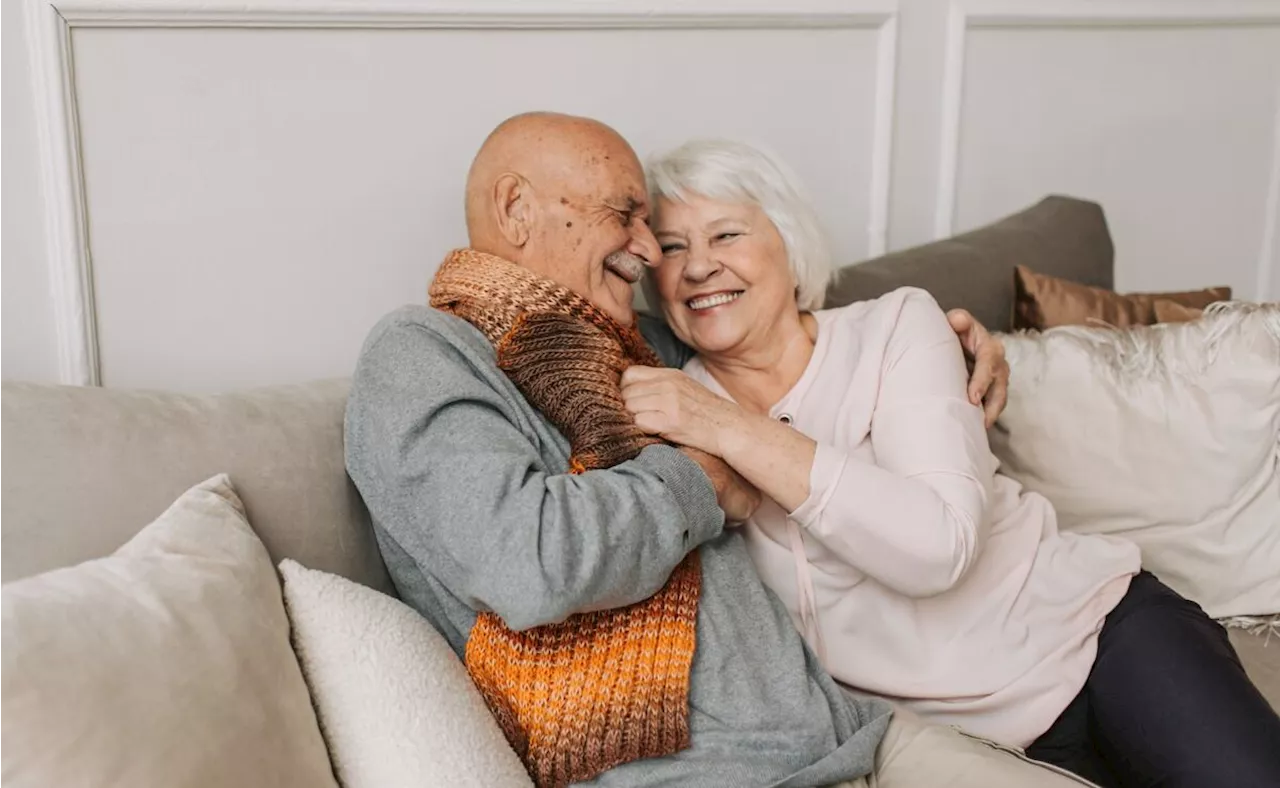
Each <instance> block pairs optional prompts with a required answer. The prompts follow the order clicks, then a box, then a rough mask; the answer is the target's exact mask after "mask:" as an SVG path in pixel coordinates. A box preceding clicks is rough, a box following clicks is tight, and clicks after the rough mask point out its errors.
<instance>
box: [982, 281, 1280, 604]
mask: <svg viewBox="0 0 1280 788" xmlns="http://www.w3.org/2000/svg"><path fill="white" fill-rule="evenodd" d="M1004 342H1005V347H1006V349H1007V351H1008V355H1009V363H1010V365H1011V366H1012V368H1013V378H1012V384H1011V388H1010V392H1009V405H1008V407H1007V408H1006V409H1005V412H1004V413H1003V414H1002V415H1001V417H1000V421H999V423H998V424H997V426H996V427H995V428H994V429H993V430H992V431H991V433H990V437H991V446H992V449H993V450H994V451H995V453H996V455H997V456H998V457H999V458H1000V460H1001V462H1002V464H1003V471H1004V473H1006V474H1008V475H1009V476H1012V477H1013V478H1015V479H1017V480H1018V481H1020V482H1022V483H1023V484H1024V485H1025V486H1026V487H1027V488H1028V489H1031V490H1035V491H1036V492H1039V493H1041V494H1043V495H1044V496H1045V497H1046V498H1048V499H1049V500H1050V501H1052V502H1053V504H1054V506H1055V508H1056V509H1057V511H1058V520H1059V523H1060V524H1061V527H1062V529H1063V530H1065V531H1074V532H1077V533H1104V534H1115V535H1119V536H1124V537H1127V538H1129V539H1132V540H1133V541H1134V542H1136V543H1137V544H1138V546H1139V547H1140V548H1141V549H1142V558H1143V566H1144V567H1145V568H1147V569H1149V570H1151V571H1152V572H1154V573H1155V574H1156V575H1158V576H1159V577H1160V579H1161V580H1163V581H1164V582H1165V583H1167V584H1168V585H1170V586H1172V587H1173V588H1174V589H1176V590H1177V591H1178V592H1180V593H1181V594H1183V595H1184V596H1187V597H1189V598H1191V599H1193V600H1195V601H1197V602H1199V603H1200V604H1201V605H1202V606H1203V607H1204V608H1205V610H1206V611H1207V612H1208V613H1209V615H1211V616H1214V617H1216V618H1223V617H1228V616H1236V615H1250V614H1267V613H1276V612H1280V471H1278V470H1277V456H1278V454H1280V304H1261V305H1258V304H1241V303H1234V304H1220V305H1215V306H1211V307H1209V309H1208V310H1206V313H1205V317H1204V318H1203V319H1201V320H1198V321H1195V322H1191V323H1180V324H1171V325H1159V326H1151V327H1137V328H1129V329H1124V330H1115V329H1107V328H1074V327H1073V328H1058V329H1052V330H1049V331H1046V332H1044V333H1043V334H1038V335H1037V334H1018V335H1010V336H1006V337H1004Z"/></svg>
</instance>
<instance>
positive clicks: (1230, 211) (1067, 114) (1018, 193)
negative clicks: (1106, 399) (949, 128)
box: [955, 23, 1280, 298]
mask: <svg viewBox="0 0 1280 788" xmlns="http://www.w3.org/2000/svg"><path fill="white" fill-rule="evenodd" d="M964 52H965V62H964V73H963V94H962V95H963V99H962V103H961V109H960V114H959V129H958V132H959V142H958V156H957V158H956V162H955V166H956V173H955V183H956V202H955V229H956V230H963V229H967V228H970V227H973V226H976V225H979V224H982V223H983V222H986V221H989V220H990V219H991V218H992V217H995V216H999V215H1002V214H1004V213H1007V212H1010V211H1013V210H1017V209H1018V208H1019V207H1021V206H1024V205H1026V204H1028V203H1030V202H1032V201H1034V200H1036V199H1038V198H1039V197H1040V196H1042V195H1044V194H1046V193H1050V192H1057V193H1062V194H1071V195H1075V196H1080V197H1087V198H1089V199H1092V200H1096V201H1098V202H1100V203H1101V204H1102V205H1103V206H1104V207H1105V209H1106V212H1107V217H1108V220H1109V222H1110V225H1111V231H1112V235H1113V238H1114V240H1115V245H1116V280H1117V281H1116V284H1117V287H1118V288H1120V289H1130V290H1153V289H1165V288H1167V289H1184V288H1188V289H1189V288H1199V287H1203V286H1207V285H1218V284H1228V285H1231V286H1232V288H1233V289H1234V290H1235V293H1236V294H1237V296H1238V297H1241V298H1256V297H1259V296H1260V295H1262V294H1261V293H1260V292H1259V286H1260V285H1259V269H1260V266H1264V265H1274V261H1273V260H1270V259H1267V258H1264V257H1263V255H1264V239H1265V237H1266V233H1267V227H1268V223H1269V222H1274V221H1275V218H1274V216H1271V217H1269V216H1268V211H1267V194H1268V188H1269V184H1270V182H1271V180H1272V178H1273V177H1274V176H1273V170H1272V159H1273V157H1274V156H1275V155H1276V149H1275V145H1276V133H1277V130H1276V123H1277V114H1276V113H1277V110H1278V109H1280V106H1278V102H1280V92H1278V91H1277V86H1278V85H1280V26H1273V25H1253V26H1234V25H1232V26H1228V25H1221V26H1219V25H1194V26H1161V25H1159V24H1158V23H1153V24H1151V25H1150V26H1146V25H1144V26H1138V27H1120V28H1116V27H1090V26H1085V27H1059V28H1030V29H1027V28H1017V27H1010V28H1003V27H1002V28H994V29H970V30H968V31H967V34H966V42H965V50H964Z"/></svg>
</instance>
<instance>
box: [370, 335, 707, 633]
mask: <svg viewBox="0 0 1280 788" xmlns="http://www.w3.org/2000/svg"><path fill="white" fill-rule="evenodd" d="M495 372H496V370H495ZM497 374H500V373H497ZM526 421H527V416H526V415H525V413H524V412H523V411H522V410H521V409H520V408H519V407H516V406H515V405H513V403H511V402H510V401H508V400H507V399H506V398H505V397H504V396H503V395H502V394H500V393H499V392H498V391H497V390H496V389H495V388H494V387H493V385H491V382H490V381H488V380H486V379H485V373H484V372H483V371H482V370H480V369H478V368H477V366H476V365H475V364H474V363H473V362H472V361H471V360H469V359H468V358H467V357H466V356H464V354H463V353H462V352H461V351H459V349H458V348H456V347H454V346H453V345H452V344H451V343H450V342H449V341H448V340H447V339H445V338H444V337H443V336H442V335H441V334H439V333H437V332H436V331H434V330H432V329H431V328H428V327H425V326H421V325H398V326H392V327H391V328H389V329H388V330H387V331H386V332H384V333H383V334H382V335H381V336H379V337H378V338H377V339H375V340H374V341H373V342H372V343H371V344H370V345H369V346H368V347H367V348H366V349H365V352H364V353H363V354H362V356H361V360H360V364H359V366H358V369H357V372H356V376H355V379H354V381H353V384H352V392H351V397H350V401H349V403H348V411H347V425H346V433H347V467H348V472H349V473H350V474H351V477H352V479H353V480H354V481H355V483H356V486H357V487H358V488H359V489H360V492H361V494H362V496H363V497H364V500H365V502H366V504H367V505H368V506H369V509H370V511H371V512H372V513H373V516H374V517H375V518H376V519H377V521H378V522H379V524H380V525H381V526H382V527H383V528H385V529H387V530H388V531H389V532H390V533H391V535H392V536H393V537H394V538H395V539H396V541H397V542H398V543H399V544H400V546H401V547H402V548H403V549H404V550H405V551H406V552H407V553H408V554H409V555H411V556H412V557H413V559H414V560H415V562H416V563H417V564H418V566H419V567H420V568H421V569H422V570H423V571H424V572H427V573H429V574H430V575H432V576H434V577H435V578H437V579H438V580H439V581H441V582H442V583H444V585H445V586H447V587H448V588H449V589H450V591H452V592H453V593H454V594H455V595H457V596H458V597H459V598H460V599H462V600H463V601H464V602H465V603H466V604H468V605H470V606H472V607H473V608H475V609H478V610H489V611H493V612H494V613H497V614H498V615H499V616H500V617H501V618H502V619H503V620H504V621H505V622H506V623H507V625H508V626H510V627H512V628H513V629H527V628H530V627H534V626H538V625H541V624H547V623H552V622H556V621H562V620H564V619H565V618H566V617H568V616H569V615H571V614H573V613H579V612H585V611H589V610H599V609H607V608H614V607H621V606H624V605H628V604H632V603H634V602H638V601H640V600H642V599H645V598H647V597H649V596H652V595H653V594H654V593H655V592H656V591H658V589H660V588H661V587H662V585H663V584H664V583H665V582H666V580H667V578H668V576H669V575H670V573H671V570H672V569H674V568H675V566H676V564H678V563H679V562H680V561H681V559H683V558H684V556H685V555H686V554H687V553H688V552H690V551H691V550H693V549H694V548H696V547H697V546H698V545H699V544H701V543H702V542H705V541H707V540H708V539H711V538H713V537H715V536H716V535H718V534H719V533H720V531H721V528H722V527H723V522H724V515H723V513H722V512H721V510H720V508H719V507H718V506H717V505H716V497H715V492H714V490H713V488H712V485H711V484H710V483H709V481H708V479H707V476H706V475H705V474H704V473H703V471H702V470H701V469H700V468H699V466H698V464H697V463H695V462H694V461H693V460H691V459H690V458H689V457H687V456H685V455H684V454H682V453H681V452H680V451H678V450H676V449H674V448H671V447H669V446H651V447H649V448H646V449H645V450H644V451H643V452H641V454H640V455H639V456H638V457H637V458H635V459H634V460H631V461H629V462H625V463H621V464H620V465H617V466H615V467H613V468H611V469H608V470H598V471H590V472H588V473H585V474H581V475H576V476H574V475H569V474H567V473H561V472H559V470H560V469H554V470H552V469H548V468H546V467H545V466H544V463H543V461H542V458H541V455H540V453H539V451H538V447H537V446H536V445H535V444H534V443H533V439H531V438H530V434H531V430H530V428H529V426H528V425H527V424H526V425H525V426H526V429H525V430H522V429H521V427H520V426H518V425H520V424H521V423H522V422H526Z"/></svg>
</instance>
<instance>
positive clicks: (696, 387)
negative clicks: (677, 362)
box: [622, 366, 745, 457]
mask: <svg viewBox="0 0 1280 788" xmlns="http://www.w3.org/2000/svg"><path fill="white" fill-rule="evenodd" d="M622 401H623V403H624V404H625V405H626V407H627V410H628V411H630V412H631V415H632V416H633V417H634V418H635V421H636V426H637V427H639V428H640V429H641V430H643V431H645V432H647V433H649V434H650V435H660V436H662V437H663V438H666V439H667V440H669V441H671V442H672V443H678V444H680V445H681V446H691V447H693V448H695V449H701V450H702V451H705V452H706V453H708V454H713V455H715V456H717V457H723V456H724V452H723V447H722V446H721V438H722V436H723V435H725V434H726V431H728V430H734V429H741V428H742V424H743V420H744V419H743V417H744V415H745V414H744V413H743V411H742V409H741V408H739V407H738V406H737V405H735V404H734V403H732V402H730V401H729V400H727V399H725V398H724V397H721V396H718V395H717V394H715V393H713V392H711V391H710V390H709V389H707V387H706V386H703V385H702V384H701V383H699V382H697V381H696V380H694V379H693V378H690V377H689V376H688V375H686V374H684V373H683V372H681V371H680V370H678V369H665V368H658V367H643V366H633V367H628V368H627V370H626V371H625V372H623V373H622Z"/></svg>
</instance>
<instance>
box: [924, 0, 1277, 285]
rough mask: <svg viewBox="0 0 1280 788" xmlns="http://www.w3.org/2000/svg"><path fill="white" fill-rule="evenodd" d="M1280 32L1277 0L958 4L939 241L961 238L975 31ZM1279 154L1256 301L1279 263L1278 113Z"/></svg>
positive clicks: (945, 116) (949, 66) (946, 81)
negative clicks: (969, 61) (959, 209)
mask: <svg viewBox="0 0 1280 788" xmlns="http://www.w3.org/2000/svg"><path fill="white" fill-rule="evenodd" d="M1257 25H1267V26H1270V25H1280V3H1277V2H1274V0H1221V1H1211V0H1044V1H1043V2H1041V1H1039V0H1033V1H1032V2H1028V0H964V1H963V2H952V3H951V6H950V9H949V16H948V20H947V36H946V55H945V59H944V62H945V64H946V65H945V70H944V72H943V78H942V84H943V88H942V128H941V130H940V134H939V139H940V146H941V147H940V151H939V155H938V182H937V184H938V185H937V197H936V200H935V202H934V222H933V235H934V238H935V239H937V238H946V237H948V236H951V235H953V234H954V232H955V209H956V193H957V188H958V186H959V183H958V178H959V174H960V173H959V169H960V135H961V125H962V120H963V104H964V69H965V45H966V39H967V37H968V32H969V31H970V30H977V29H984V28H986V29H992V28H1006V29H1010V28H1012V29H1046V28H1072V27H1113V28H1114V27H1119V28H1131V29H1158V28H1167V27H1238V26H1257ZM1276 140H1277V143H1276V153H1275V155H1274V157H1273V159H1274V161H1273V164H1272V168H1271V179H1270V184H1269V191H1268V205H1267V211H1268V213H1267V217H1268V218H1267V223H1266V225H1265V229H1264V239H1263V244H1262V252H1261V257H1260V259H1259V263H1258V293H1257V295H1258V297H1262V296H1264V295H1268V294H1269V288H1271V287H1272V286H1274V283H1272V282H1271V273H1270V269H1271V268H1272V267H1274V266H1275V265H1276V264H1277V263H1276V261H1275V257H1276V245H1277V243H1280V238H1277V233H1280V230H1278V229H1277V228H1276V223H1277V221H1280V219H1277V215H1278V214H1280V205H1278V203H1280V114H1277V117H1276Z"/></svg>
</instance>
